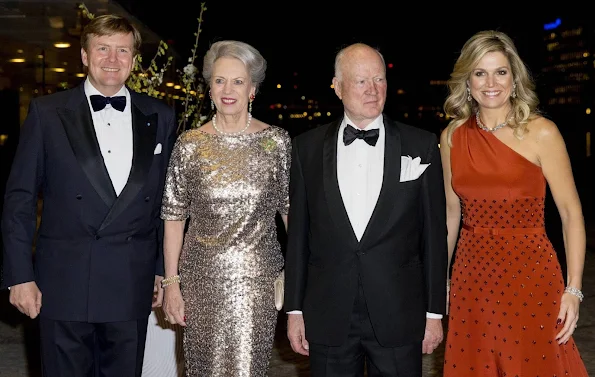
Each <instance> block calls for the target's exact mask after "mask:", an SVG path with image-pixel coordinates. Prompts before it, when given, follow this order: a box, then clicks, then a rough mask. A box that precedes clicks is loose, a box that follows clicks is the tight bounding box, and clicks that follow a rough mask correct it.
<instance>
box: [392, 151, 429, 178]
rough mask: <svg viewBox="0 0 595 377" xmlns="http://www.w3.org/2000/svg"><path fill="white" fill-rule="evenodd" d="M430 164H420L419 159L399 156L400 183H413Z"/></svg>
mask: <svg viewBox="0 0 595 377" xmlns="http://www.w3.org/2000/svg"><path fill="white" fill-rule="evenodd" d="M428 166H430V164H422V163H421V158H420V157H415V158H411V156H401V178H400V179H399V181H400V182H407V181H413V180H415V179H417V178H419V177H420V176H421V175H422V174H423V173H424V171H426V169H427V168H428Z"/></svg>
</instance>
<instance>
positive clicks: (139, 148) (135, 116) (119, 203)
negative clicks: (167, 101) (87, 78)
mask: <svg viewBox="0 0 595 377" xmlns="http://www.w3.org/2000/svg"><path fill="white" fill-rule="evenodd" d="M130 92H131V93H130V96H131V98H132V100H131V102H132V104H131V105H132V140H133V157H132V168H131V170H130V176H129V177H128V181H127V182H126V186H124V189H123V190H122V192H121V193H120V195H119V196H118V198H117V199H116V201H115V202H114V205H113V206H112V208H111V209H110V211H109V213H108V215H107V216H106V218H105V219H104V221H103V223H102V224H101V227H100V230H101V229H104V228H105V227H107V226H108V225H109V224H110V223H111V222H112V221H113V219H115V218H116V217H117V216H118V215H119V214H121V213H122V212H123V211H124V210H125V209H126V207H127V206H128V205H129V204H130V203H131V202H132V201H133V200H134V198H135V197H136V195H137V194H138V192H139V191H140V189H141V188H142V187H143V186H144V184H145V182H146V180H147V176H148V174H149V170H150V169H151V164H152V162H153V157H154V154H153V153H154V148H155V140H156V134H157V113H152V114H149V115H145V113H146V112H147V111H146V109H144V106H143V102H142V98H140V97H139V96H137V95H135V94H133V92H132V91H130ZM141 108H143V109H144V110H145V112H143V110H141Z"/></svg>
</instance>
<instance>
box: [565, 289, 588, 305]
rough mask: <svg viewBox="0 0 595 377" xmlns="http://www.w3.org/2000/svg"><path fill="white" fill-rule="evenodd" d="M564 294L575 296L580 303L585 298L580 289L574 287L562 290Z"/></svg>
mask: <svg viewBox="0 0 595 377" xmlns="http://www.w3.org/2000/svg"><path fill="white" fill-rule="evenodd" d="M564 293H570V294H571V295H575V296H576V297H578V299H579V301H580V302H583V299H584V298H585V295H583V292H581V290H580V289H578V288H574V287H566V288H564Z"/></svg>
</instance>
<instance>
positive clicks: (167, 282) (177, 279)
mask: <svg viewBox="0 0 595 377" xmlns="http://www.w3.org/2000/svg"><path fill="white" fill-rule="evenodd" d="M179 282H180V275H173V276H170V277H168V278H165V279H163V280H161V288H165V287H167V286H168V285H172V284H175V283H179Z"/></svg>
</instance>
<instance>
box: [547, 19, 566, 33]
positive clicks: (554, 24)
mask: <svg viewBox="0 0 595 377" xmlns="http://www.w3.org/2000/svg"><path fill="white" fill-rule="evenodd" d="M561 24H562V20H561V19H559V18H556V21H554V22H550V23H547V24H544V25H543V30H553V29H555V28H557V27H558V26H560V25H561Z"/></svg>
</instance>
